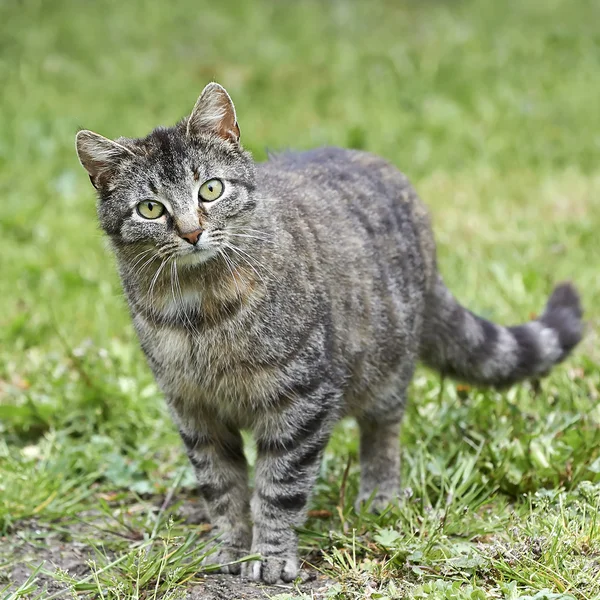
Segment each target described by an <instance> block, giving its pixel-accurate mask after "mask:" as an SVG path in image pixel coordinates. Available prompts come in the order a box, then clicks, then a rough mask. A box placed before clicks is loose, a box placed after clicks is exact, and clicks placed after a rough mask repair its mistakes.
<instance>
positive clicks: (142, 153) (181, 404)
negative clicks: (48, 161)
mask: <svg viewBox="0 0 600 600" xmlns="http://www.w3.org/2000/svg"><path fill="white" fill-rule="evenodd" d="M213 93H215V94H218V96H215V97H212V94H213ZM217 109H218V110H217ZM203 111H206V112H203ZM234 124H235V127H234ZM236 128H237V123H236V120H235V110H234V109H233V105H232V104H231V100H230V99H229V96H228V95H227V94H226V93H224V90H222V88H219V87H218V86H214V85H213V86H212V87H209V88H207V90H205V92H204V94H203V96H202V101H200V102H198V103H197V105H196V108H195V109H194V114H193V117H192V120H189V119H188V120H183V121H182V122H181V123H180V124H178V125H177V126H175V127H173V128H170V129H164V128H161V129H157V130H155V131H154V132H152V133H151V134H150V135H149V136H148V137H146V138H144V139H140V140H127V139H122V138H121V139H119V141H118V143H116V144H115V146H114V147H110V144H111V142H110V141H108V140H106V139H105V138H101V137H100V136H97V137H95V135H96V134H93V133H91V132H85V133H84V134H82V133H80V134H79V136H78V151H79V155H80V159H81V161H82V163H83V165H84V166H85V167H86V169H87V170H88V173H89V174H90V177H91V178H92V180H93V181H94V182H95V184H96V187H97V189H98V196H99V202H98V214H99V219H100V223H101V225H102V227H103V229H104V231H105V232H106V233H107V235H108V236H109V238H110V240H111V242H112V247H113V249H114V251H115V254H116V256H117V260H118V266H119V272H120V276H121V280H122V283H123V288H124V290H125V294H126V297H127V300H128V303H129V307H130V311H131V314H132V318H133V323H134V326H135V328H136V330H137V333H138V335H139V339H140V342H141V345H142V348H143V350H144V352H145V354H146V356H147V358H148V362H149V364H150V366H151V368H152V370H153V372H154V374H155V377H156V379H157V381H158V383H159V385H160V386H161V388H162V390H163V391H164V393H165V395H166V397H167V401H168V405H169V408H170V411H171V413H172V415H173V419H174V421H175V423H176V425H177V427H178V428H179V430H180V432H181V437H182V440H183V443H184V446H185V448H186V451H187V453H188V456H189V458H190V461H191V463H192V465H193V467H194V469H195V471H196V475H197V478H198V485H199V489H200V492H201V494H202V496H203V497H204V499H205V501H206V504H207V507H208V509H209V512H210V515H211V518H212V522H213V525H214V532H215V534H216V535H217V536H219V539H220V546H219V547H218V549H217V552H216V554H215V555H213V557H212V560H214V561H217V562H219V563H223V562H231V561H234V560H235V559H237V558H239V557H240V556H241V555H242V554H244V553H246V552H249V551H252V552H257V553H259V554H261V556H262V559H261V560H259V561H256V562H254V563H251V564H245V566H244V568H243V572H244V574H246V575H248V576H250V577H252V578H254V579H260V580H263V581H266V582H270V583H272V582H276V581H279V580H283V581H290V580H292V579H293V578H294V577H295V576H296V575H297V573H298V556H297V548H296V546H297V538H296V533H295V528H296V527H298V526H299V525H301V524H302V523H303V521H304V518H305V514H306V506H307V502H308V500H309V497H310V492H311V489H312V487H313V485H314V482H315V479H316V476H317V471H318V466H319V461H320V457H321V455H322V452H323V449H324V447H325V445H326V443H327V440H328V438H329V435H330V433H331V430H332V428H333V426H334V424H335V423H336V422H337V421H338V420H339V419H340V418H342V417H344V416H346V415H350V416H353V417H355V418H356V419H357V421H358V423H359V426H360V431H361V451H360V459H361V469H362V480H361V486H360V493H359V498H358V502H359V503H360V502H363V501H367V500H368V501H372V506H373V507H374V508H376V509H379V508H382V507H384V506H385V505H386V504H387V503H389V502H390V501H391V500H393V499H394V498H396V496H397V494H398V488H399V471H400V454H399V447H398V431H399V427H400V423H401V420H402V414H403V411H404V405H405V399H406V390H407V387H408V385H409V383H410V380H411V378H412V375H413V371H414V368H415V364H416V362H417V360H418V359H419V358H421V359H422V360H423V361H425V362H426V363H427V364H429V365H431V366H433V367H434V368H436V369H438V370H439V371H441V372H442V373H447V374H449V375H453V376H456V377H458V378H460V379H464V380H466V381H471V382H474V383H480V384H484V385H493V386H504V385H510V384H512V383H515V382H517V381H520V380H523V379H527V378H529V377H538V376H540V375H543V374H545V373H547V372H548V371H549V370H550V368H551V367H552V366H553V365H554V364H555V363H557V362H559V361H561V360H563V359H564V358H565V356H566V355H567V354H568V353H569V352H570V351H571V350H572V348H573V347H574V346H575V345H576V344H577V342H578V341H579V339H580V337H581V308H580V306H579V300H578V296H577V292H576V291H575V289H574V288H573V287H572V286H570V285H569V284H563V285H561V286H559V287H558V288H557V289H556V291H555V292H554V294H553V295H552V297H551V298H550V300H549V302H548V305H547V307H546V310H545V312H544V313H543V314H542V316H541V317H540V318H539V319H536V320H535V321H533V322H531V323H528V324H526V325H521V326H518V327H510V328H503V327H500V326H497V325H494V324H491V323H489V322H487V321H485V320H483V319H480V318H479V317H477V316H475V315H473V314H472V313H470V312H469V311H467V310H466V309H464V308H462V307H461V306H460V305H459V304H458V303H457V302H456V301H455V299H454V298H453V296H452V295H451V294H450V292H449V291H448V290H447V289H446V287H445V286H444V284H443V282H442V280H441V278H440V277H439V275H438V274H437V271H436V257H435V244H434V240H433V235H432V231H431V227H430V223H429V217H428V215H427V211H426V209H425V208H424V206H423V204H422V203H421V202H420V200H419V199H418V197H417V195H416V193H415V192H414V190H413V189H412V187H411V186H410V184H409V182H408V181H407V179H406V178H405V177H404V175H402V174H401V173H400V172H399V171H397V170H396V169H395V168H394V167H392V166H391V165H389V164H388V163H387V162H385V161H384V160H382V159H380V158H377V157H375V156H372V155H369V154H366V153H362V152H354V151H346V150H340V149H335V148H327V149H321V150H314V151H310V152H304V153H297V154H296V153H289V154H283V155H280V156H275V157H271V158H270V159H269V161H267V162H266V163H262V164H255V163H254V162H253V161H252V158H251V157H250V155H249V154H248V153H246V152H245V151H244V150H243V149H242V148H241V146H240V145H239V143H238V141H237V138H236V135H237V134H236V131H237V132H239V130H238V129H236ZM232 131H233V133H232ZM107 144H108V146H107ZM107 160H108V163H107ZM211 178H219V179H221V180H222V182H223V184H224V188H225V191H226V193H225V194H224V195H223V197H222V198H221V199H219V201H217V202H214V203H204V202H201V201H199V199H198V189H199V187H200V185H201V184H202V183H203V182H204V181H207V180H208V179H211ZM145 199H151V200H153V201H157V202H162V203H163V204H164V206H165V211H166V212H165V214H164V215H163V216H162V217H160V218H159V219H156V220H153V221H145V220H144V219H143V218H141V217H140V216H139V215H137V214H136V209H135V206H136V204H137V203H138V202H139V201H140V200H145ZM199 227H200V228H202V229H203V233H202V235H201V236H200V238H199V240H198V242H197V243H196V244H193V245H192V244H191V243H190V242H189V241H186V240H185V239H184V238H183V237H182V236H183V235H184V232H186V231H194V230H196V229H197V228H199ZM242 429H247V430H250V431H251V432H252V433H253V435H254V437H255V439H256V444H257V463H256V472H255V485H254V491H253V492H252V494H251V493H250V491H249V489H248V473H247V465H246V460H245V458H244V453H243V448H242V438H241V436H240V431H241V430H242ZM225 570H227V571H228V572H238V571H239V565H237V566H236V565H231V566H228V567H226V568H225Z"/></svg>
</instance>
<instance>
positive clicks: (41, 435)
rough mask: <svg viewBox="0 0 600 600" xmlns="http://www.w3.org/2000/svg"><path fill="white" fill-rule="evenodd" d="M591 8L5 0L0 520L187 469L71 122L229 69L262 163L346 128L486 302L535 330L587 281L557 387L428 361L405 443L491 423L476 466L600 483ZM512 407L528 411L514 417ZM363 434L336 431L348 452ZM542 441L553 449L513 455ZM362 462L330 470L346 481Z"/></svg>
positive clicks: (512, 481)
mask: <svg viewBox="0 0 600 600" xmlns="http://www.w3.org/2000/svg"><path fill="white" fill-rule="evenodd" d="M598 23H600V3H598V2H596V1H594V0H579V1H578V2H577V3H573V2H568V1H567V0H546V1H543V2H542V1H541V0H540V1H535V0H529V1H523V2H495V1H493V0H464V1H459V0H447V1H442V0H423V1H417V0H414V1H409V0H404V1H396V0H394V1H392V0H390V1H384V0H377V1H373V2H359V1H355V0H322V1H311V0H306V1H305V0H300V1H298V2H291V1H284V0H279V1H277V0H260V1H256V2H246V1H243V0H221V1H220V2H204V1H198V0H195V1H191V0H181V1H177V2H170V3H166V2H142V1H141V0H128V1H127V2H117V1H111V0H97V1H91V0H79V1H75V0H21V1H16V0H5V1H4V2H2V3H0V102H1V112H0V196H1V203H2V211H1V212H0V264H1V268H0V271H1V275H0V437H1V439H2V441H0V445H2V448H3V449H1V450H0V480H2V479H3V478H4V482H5V483H4V484H2V483H0V496H1V499H0V529H3V530H5V531H8V529H9V528H10V527H11V526H12V525H14V523H16V522H17V521H18V520H19V519H21V518H25V517H28V516H30V515H32V514H36V515H37V516H41V515H47V516H48V518H50V517H56V516H61V515H64V514H65V511H67V512H68V511H69V510H74V507H77V508H78V509H79V508H81V506H82V505H85V502H87V501H88V500H85V498H84V496H85V494H83V495H82V492H81V490H82V489H85V490H91V489H96V488H93V486H100V487H99V488H97V489H105V488H106V487H109V488H110V489H111V490H117V491H118V490H125V489H127V490H132V489H133V490H135V492H136V493H139V494H148V493H151V492H161V491H164V489H165V486H168V485H169V484H168V482H169V481H171V479H169V478H172V477H173V473H174V470H175V469H176V468H180V467H182V468H183V465H184V464H185V461H184V458H183V456H182V453H181V452H180V450H179V445H178V441H177V437H176V435H175V433H174V432H173V430H172V427H171V424H170V422H169V420H168V417H167V416H166V414H165V411H164V409H163V406H162V400H161V398H160V395H159V393H158V391H157V389H156V387H155V385H154V383H153V380H152V377H151V374H150V372H149V370H148V368H147V367H146V365H145V362H144V359H143V356H142V354H141V352H140V351H139V349H138V346H137V341H136V339H135V336H134V333H133V330H132V326H131V324H130V320H129V316H128V312H127V308H126V304H125V302H124V300H123V298H122V295H121V290H120V285H119V282H118V278H117V275H116V270H115V265H114V261H113V258H112V256H111V255H110V254H109V252H108V251H107V248H106V244H105V242H104V240H103V238H102V235H101V233H100V232H99V230H98V227H97V224H96V215H95V197H94V193H93V188H92V187H91V186H90V184H89V181H88V177H87V175H86V173H85V172H84V170H83V169H82V168H81V167H80V165H79V163H78V161H77V157H76V154H75V149H74V137H75V134H76V132H77V130H78V128H86V129H92V130H94V131H96V132H98V133H101V134H103V135H105V136H107V137H113V138H115V137H118V136H120V135H124V136H128V137H140V136H144V135H145V134H146V133H148V132H149V131H150V130H151V129H152V128H154V127H155V126H157V125H170V124H173V123H175V122H176V121H178V120H179V119H180V118H181V117H183V116H184V115H186V114H188V113H189V111H190V110H191V108H192V106H193V104H194V102H195V100H196V98H197V96H198V94H199V93H200V91H201V90H202V88H203V87H204V85H205V84H206V83H208V82H209V81H211V80H216V81H218V82H219V83H221V84H222V85H224V86H225V87H226V88H227V89H228V91H229V92H230V94H231V96H232V98H233V100H234V102H235V104H236V108H237V114H238V119H239V124H240V127H241V132H242V137H241V140H242V143H243V144H244V145H245V146H246V148H248V149H249V150H251V151H252V152H253V154H254V156H255V158H256V159H257V160H264V159H265V157H266V151H267V149H269V150H277V149H287V148H295V149H304V148H311V147H315V146H322V145H339V146H345V147H353V148H361V149H365V150H368V151H371V152H374V153H377V154H380V155H382V156H384V157H385V158H387V159H388V160H390V161H391V162H392V163H394V164H395V165H397V166H398V167H399V168H400V169H401V170H402V171H404V172H405V173H406V174H407V175H408V176H409V178H410V179H411V180H412V182H413V184H414V185H415V187H416V188H417V190H418V192H419V194H420V195H421V197H422V198H423V200H424V201H425V202H426V203H427V204H428V206H429V207H430V209H431V212H432V214H433V220H434V226H435V231H436V236H437V240H438V245H439V262H440V268H441V271H442V273H443V274H444V277H445V279H446V281H447V283H448V285H449V287H450V288H451V289H452V290H453V291H454V292H455V293H456V295H457V296H458V297H459V298H460V300H461V301H462V302H464V303H466V304H467V305H468V306H469V307H470V308H472V309H473V310H475V311H478V312H479V313H481V314H483V315H485V316H487V317H490V318H493V319H495V320H498V321H500V322H503V323H507V324H510V323H514V322H519V321H522V320H525V319H527V318H529V316H530V313H532V312H537V311H539V310H540V309H541V308H542V306H543V304H544V301H545V298H546V297H547V295H548V294H549V292H550V290H551V288H552V285H553V283H555V282H557V281H559V280H562V279H572V280H573V281H574V282H575V283H576V284H577V285H578V286H579V288H580V289H581V291H582V294H583V299H584V305H585V308H586V318H587V320H588V323H589V324H588V335H587V338H586V340H585V341H584V343H583V344H582V348H581V350H580V351H579V352H578V353H577V355H576V357H575V358H574V359H573V360H572V361H570V362H569V365H568V366H565V367H563V368H562V369H561V370H559V373H558V374H557V375H555V376H553V378H551V380H550V382H549V383H548V384H547V386H548V387H547V388H545V389H546V393H547V394H548V395H549V396H548V397H550V398H551V400H547V397H545V399H544V401H541V400H539V399H537V400H536V399H535V398H533V397H532V396H531V394H529V392H528V391H525V392H514V393H512V396H502V395H498V394H496V393H492V392H490V393H486V394H483V393H481V394H478V393H475V392H473V393H472V397H471V398H470V401H469V402H468V403H466V404H463V405H461V404H460V403H459V404H458V405H457V404H456V399H457V397H459V396H460V394H464V393H466V394H467V395H468V394H469V393H470V392H469V390H467V391H466V392H465V391H464V390H462V391H461V390H459V391H458V392H456V391H454V387H452V390H450V391H449V392H447V394H449V395H446V396H444V395H443V394H441V393H439V392H440V384H439V379H438V378H437V377H435V376H433V375H432V374H430V373H427V372H425V371H423V372H419V375H418V377H417V380H416V382H415V389H414V393H413V396H414V402H413V405H414V406H413V407H411V409H410V411H409V414H408V417H407V419H408V421H407V425H406V427H405V433H404V434H403V435H404V441H405V442H406V444H407V446H408V447H411V445H414V444H415V442H416V440H419V439H427V440H429V441H428V444H429V446H428V448H429V450H428V451H429V452H431V456H433V457H436V456H438V457H442V456H444V457H446V456H454V455H455V453H456V452H458V450H457V449H460V451H461V452H463V451H464V452H466V453H469V452H470V451H471V448H470V446H469V445H468V444H465V443H464V442H463V437H466V438H468V437H469V435H471V436H472V437H473V436H474V438H476V439H478V440H487V441H485V444H488V445H485V446H484V450H483V451H480V454H477V458H476V461H478V462H477V465H478V467H477V469H479V471H478V472H479V473H480V475H481V474H482V473H483V475H481V477H487V478H488V479H487V481H489V480H492V481H493V482H494V485H495V486H497V487H498V488H499V489H500V490H502V491H503V492H505V493H507V494H509V495H510V496H511V497H515V496H517V495H518V494H519V493H524V492H528V491H531V490H535V489H538V488H539V487H541V486H550V487H552V486H557V485H563V484H565V482H566V484H572V485H575V484H576V483H577V482H578V481H581V480H588V479H596V478H597V473H598V471H600V464H599V463H598V461H596V458H597V455H598V444H599V442H600V438H599V435H598V425H599V424H600V413H598V410H597V407H596V401H597V400H598V387H599V369H598V359H599V358H600V353H599V350H598V322H599V318H600V309H599V308H598V306H599V301H598V299H599V297H600V269H599V265H598V262H599V261H598V258H599V247H598V237H599V235H600V201H599V196H600V170H599V159H600V111H599V110H598V106H597V104H598V98H599V97H600V33H599V31H600V30H599V29H598ZM457 394H459V396H457ZM552 398H553V400H552ZM557 398H558V400H557ZM561 402H565V403H566V404H561ZM503 406H505V407H508V408H506V409H505V408H502V407H503ZM494 411H496V412H494ZM515 411H516V413H518V415H521V416H523V415H525V417H524V418H523V419H521V420H519V418H517V419H516V421H515V423H518V424H514V423H513V421H511V423H510V424H508V425H507V424H506V420H504V421H503V420H502V418H504V417H506V416H507V415H512V416H515ZM491 414H495V415H496V417H498V418H497V419H495V418H492V417H490V415H491ZM501 416H502V418H500V417H501ZM438 418H439V422H438V423H439V425H438V427H437V429H435V430H428V429H427V428H428V427H429V428H431V422H432V421H433V420H435V419H438ZM569 419H571V420H569ZM461 423H462V425H461ZM556 423H562V424H563V425H564V427H563V428H562V429H560V431H562V433H561V436H563V437H562V440H558V438H557V437H556V436H555V435H554V433H556V431H557V430H556ZM465 424H466V425H465ZM348 427H350V429H348ZM348 427H346V428H345V429H344V428H342V429H341V430H340V432H338V434H337V437H336V440H337V441H335V440H334V444H338V446H339V448H341V449H342V453H347V452H350V453H351V454H352V453H353V452H355V449H356V442H355V440H354V438H353V435H352V429H351V426H348ZM461 427H463V428H462V429H461ZM464 427H466V428H470V433H469V434H468V435H467V434H465V433H464V431H465V430H464ZM561 427H562V425H561ZM553 428H554V429H553ZM553 432H554V433H553ZM544 436H546V437H544ZM540 439H543V440H545V441H544V442H543V443H541V444H539V446H540V448H539V449H538V450H539V452H540V453H541V454H537V451H536V453H533V454H532V453H528V452H527V451H526V450H523V448H521V449H520V450H519V448H516V449H515V443H516V444H517V446H518V445H519V444H524V445H525V446H527V444H528V443H530V442H531V441H532V440H533V441H535V442H536V443H537V440H540ZM448 440H452V441H451V442H449V441H448ZM495 440H498V443H497V444H496V446H494V444H495V443H496V442H495ZM503 440H504V441H506V440H508V442H507V443H506V444H505V443H504V442H503ZM482 443H484V442H482ZM461 444H462V445H461ZM453 452H454V454H453ZM444 460H446V459H442V458H440V461H441V462H440V464H441V465H442V467H443V466H444V464H445V463H444ZM448 460H450V459H448ZM328 464H329V466H327V465H328ZM405 465H407V466H405V470H408V471H409V472H408V473H407V474H405V477H408V478H409V479H410V477H411V475H410V469H411V466H410V465H411V463H410V460H408V462H405ZM343 466H344V465H341V467H340V465H338V464H337V463H336V462H335V460H334V459H331V461H330V463H327V461H326V466H325V467H324V469H325V471H324V473H325V474H326V473H327V472H328V471H327V469H330V470H331V474H332V475H331V481H332V482H335V481H336V479H335V477H337V475H339V473H337V470H339V468H343ZM338 467H339V468H338ZM336 469H337V470H336ZM336 473H337V475H336ZM324 477H325V476H324ZM326 480H327V478H326V477H325V479H324V481H326ZM350 481H351V485H355V482H356V479H355V470H354V469H353V470H351V478H350ZM183 485H184V487H185V485H187V486H189V487H191V486H192V479H191V473H188V472H186V475H185V478H184V483H183ZM323 485H324V486H325V483H324V484H323ZM332 485H334V484H333V483H332ZM90 486H92V487H90ZM103 486H104V487H103ZM328 489H329V488H326V487H324V488H323V489H322V490H321V492H320V493H322V494H325V496H323V497H324V498H327V494H328V493H329V491H328ZM52 494H54V496H53V497H52V498H51V500H49V501H48V500H47V499H48V498H49V497H50V496H51V495H52ZM44 502H47V503H46V504H44ZM82 503H83V504H82ZM40 506H42V507H41V508H39V507H40ZM36 509H37V512H35V513H34V511H35V510H36ZM331 526H332V527H335V524H333V525H331Z"/></svg>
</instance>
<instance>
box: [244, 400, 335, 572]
mask: <svg viewBox="0 0 600 600" xmlns="http://www.w3.org/2000/svg"><path fill="white" fill-rule="evenodd" d="M333 414H334V403H333V401H332V397H331V395H330V394H327V393H325V391H323V390H319V392H318V393H317V391H315V393H313V394H312V395H311V399H310V402H302V401H298V402H297V403H295V404H294V405H293V406H291V407H290V408H289V409H287V410H286V411H285V412H284V413H281V414H279V415H278V416H277V419H276V420H274V421H273V422H271V423H270V425H269V427H266V428H265V430H263V431H262V432H260V433H257V453H258V454H257V461H256V476H255V486H254V488H255V489H254V495H253V497H252V502H251V507H252V518H253V522H254V528H253V532H252V553H253V554H254V553H256V554H260V556H261V559H260V560H257V561H253V562H250V563H244V565H243V567H242V574H243V575H245V576H247V577H249V578H251V579H254V580H256V581H264V582H265V583H271V584H272V583H276V582H278V581H284V582H289V581H293V580H294V579H295V578H296V576H297V575H298V568H299V565H298V536H297V534H296V530H295V529H296V528H297V527H299V526H301V525H302V524H303V523H304V521H305V519H306V506H307V502H308V499H309V496H310V494H311V492H312V488H313V486H314V483H315V479H316V476H317V472H318V469H319V462H320V458H321V455H322V453H323V449H324V448H325V445H326V444H327V441H328V439H329V435H330V433H331V429H332V427H333V424H334V422H335V418H334V417H333Z"/></svg>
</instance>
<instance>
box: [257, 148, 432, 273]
mask: <svg viewBox="0 0 600 600" xmlns="http://www.w3.org/2000/svg"><path fill="white" fill-rule="evenodd" d="M257 167H258V169H257V171H258V173H257V174H258V185H259V187H260V188H262V189H261V194H262V195H264V196H265V197H266V198H268V199H269V202H268V203H267V205H268V207H269V208H268V210H269V211H270V212H272V213H275V215H276V217H278V218H279V220H281V221H283V222H287V224H289V225H291V226H292V227H294V224H296V225H298V226H299V227H301V228H305V226H310V228H311V229H312V230H313V233H314V234H316V235H317V236H318V237H321V239H322V240H323V241H324V242H325V243H327V242H326V241H325V240H327V241H328V242H329V243H331V244H336V245H339V244H340V243H341V244H342V245H343V246H345V248H346V249H348V248H350V246H352V245H355V244H354V243H351V240H356V239H357V237H361V238H363V240H366V239H368V240H371V242H372V244H371V245H373V246H374V248H373V249H374V250H375V252H376V254H377V255H379V256H380V257H382V258H383V259H385V258H386V257H390V256H392V255H396V254H397V253H398V252H402V250H403V249H404V251H405V252H408V251H411V252H414V251H417V253H418V255H419V256H420V261H422V266H423V269H424V271H425V274H426V277H427V278H429V277H430V276H432V274H433V272H434V269H435V267H434V263H435V242H434V239H433V233H432V230H431V224H430V219H429V214H428V211H427V209H426V207H425V206H424V204H423V203H422V202H421V200H420V198H419V197H418V195H417V194H416V192H415V190H414V189H413V187H412V186H411V184H410V182H409V180H408V178H407V177H406V176H405V175H404V174H403V173H402V172H401V171H399V170H398V169H397V168H396V167H395V166H393V165H392V164H390V163H389V162H388V161H387V160H385V159H383V158H381V157H379V156H377V155H374V154H371V153H368V152H364V151H359V150H347V149H343V148H337V147H325V148H317V149H314V150H307V151H302V152H282V153H281V154H275V155H273V156H270V157H269V160H267V161H266V162H263V163H259V164H258V165H257ZM306 219H308V220H310V223H306V222H305V220H306ZM319 233H320V234H321V235H320V236H319ZM345 242H346V243H345Z"/></svg>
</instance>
